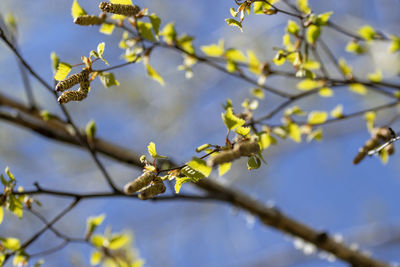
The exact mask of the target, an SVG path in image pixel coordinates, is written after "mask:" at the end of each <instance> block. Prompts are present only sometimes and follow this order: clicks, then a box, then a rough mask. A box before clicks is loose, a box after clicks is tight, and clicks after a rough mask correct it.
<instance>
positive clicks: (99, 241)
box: [90, 234, 104, 247]
mask: <svg viewBox="0 0 400 267" xmlns="http://www.w3.org/2000/svg"><path fill="white" fill-rule="evenodd" d="M90 243H92V244H93V246H95V247H102V246H103V243H104V237H103V236H102V235H98V234H97V235H92V237H91V238H90Z"/></svg>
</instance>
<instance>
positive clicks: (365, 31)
mask: <svg viewBox="0 0 400 267" xmlns="http://www.w3.org/2000/svg"><path fill="white" fill-rule="evenodd" d="M358 33H359V34H360V36H361V37H362V38H364V39H365V40H367V41H371V40H373V39H374V37H375V35H376V32H375V30H374V28H372V27H371V26H370V25H365V26H363V27H361V28H360V29H359V30H358Z"/></svg>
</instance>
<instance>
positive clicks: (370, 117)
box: [364, 111, 376, 132]
mask: <svg viewBox="0 0 400 267" xmlns="http://www.w3.org/2000/svg"><path fill="white" fill-rule="evenodd" d="M364 118H365V121H366V122H367V129H368V131H369V132H371V131H372V130H373V129H374V124H375V119H376V113H375V111H369V112H366V113H365V116H364Z"/></svg>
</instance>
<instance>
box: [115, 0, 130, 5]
mask: <svg viewBox="0 0 400 267" xmlns="http://www.w3.org/2000/svg"><path fill="white" fill-rule="evenodd" d="M110 2H111V3H113V4H121V5H132V0H110Z"/></svg>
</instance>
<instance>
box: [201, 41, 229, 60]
mask: <svg viewBox="0 0 400 267" xmlns="http://www.w3.org/2000/svg"><path fill="white" fill-rule="evenodd" d="M224 43H225V42H224V41H223V40H220V41H219V42H218V44H211V45H207V46H206V45H204V46H202V47H201V51H203V53H204V54H206V55H207V56H210V57H220V56H222V55H223V54H224V52H225V49H224Z"/></svg>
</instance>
